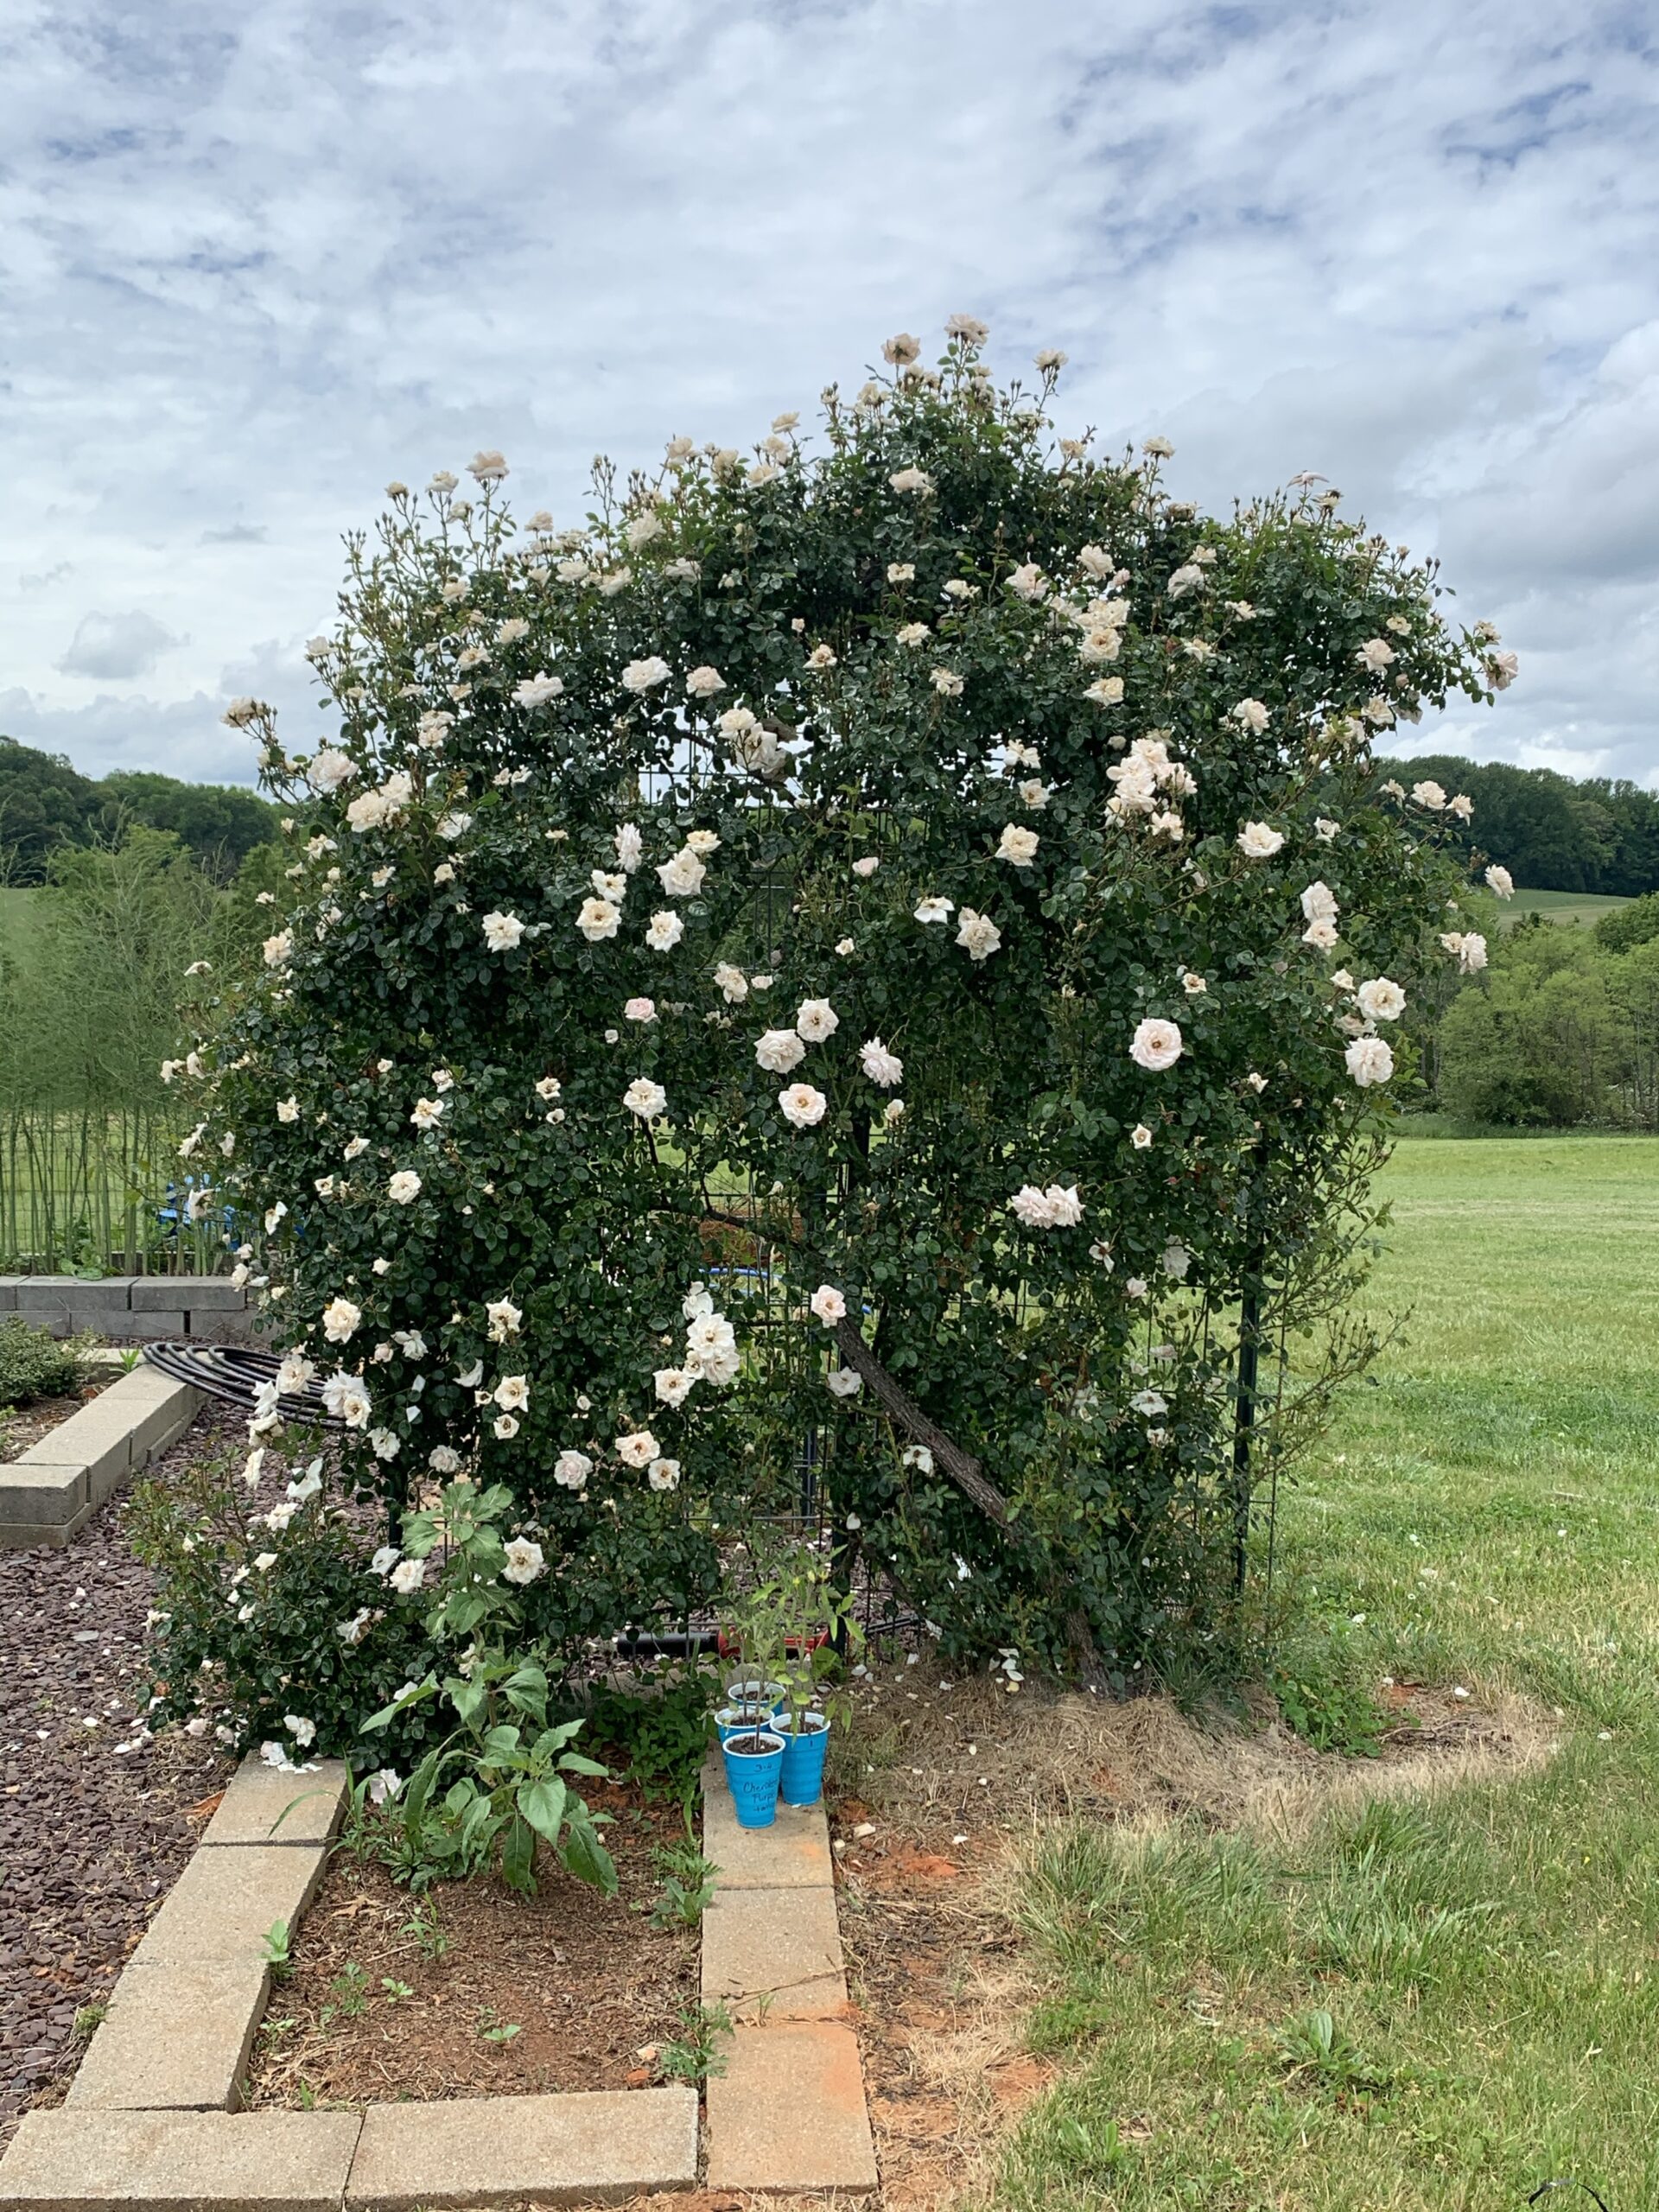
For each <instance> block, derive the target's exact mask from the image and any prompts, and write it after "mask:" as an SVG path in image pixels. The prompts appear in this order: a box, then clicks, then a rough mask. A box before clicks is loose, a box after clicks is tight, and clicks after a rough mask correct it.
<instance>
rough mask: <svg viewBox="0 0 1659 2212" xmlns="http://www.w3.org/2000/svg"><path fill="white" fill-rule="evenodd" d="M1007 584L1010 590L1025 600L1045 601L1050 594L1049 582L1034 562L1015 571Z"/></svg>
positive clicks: (1025, 564) (1029, 562) (1008, 578)
mask: <svg viewBox="0 0 1659 2212" xmlns="http://www.w3.org/2000/svg"><path fill="white" fill-rule="evenodd" d="M1007 588H1008V589H1009V590H1010V591H1011V592H1017V593H1018V594H1019V596H1020V598H1021V599H1024V600H1038V599H1044V598H1046V596H1047V594H1048V580H1047V578H1046V576H1045V575H1044V574H1043V572H1042V570H1041V569H1039V567H1038V565H1037V563H1035V562H1034V561H1027V562H1026V563H1024V564H1023V566H1021V567H1020V568H1018V569H1014V572H1013V574H1012V575H1009V576H1008V577H1007Z"/></svg>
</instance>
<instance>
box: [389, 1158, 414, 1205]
mask: <svg viewBox="0 0 1659 2212" xmlns="http://www.w3.org/2000/svg"><path fill="white" fill-rule="evenodd" d="M420 1195H421V1179H420V1177H419V1176H418V1175H417V1174H416V1173H415V1171H414V1169H413V1168H412V1167H400V1168H399V1169H398V1171H397V1173H396V1174H395V1175H393V1176H392V1177H391V1178H390V1179H389V1180H388V1181H387V1184H386V1196H387V1197H388V1198H390V1199H391V1202H392V1204H393V1205H398V1206H407V1205H413V1204H414V1202H415V1200H416V1198H419V1197H420Z"/></svg>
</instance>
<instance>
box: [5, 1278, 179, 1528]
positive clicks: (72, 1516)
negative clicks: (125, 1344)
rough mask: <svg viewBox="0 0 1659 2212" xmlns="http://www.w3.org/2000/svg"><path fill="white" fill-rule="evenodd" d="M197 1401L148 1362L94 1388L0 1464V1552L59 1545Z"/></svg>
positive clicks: (155, 1453) (138, 1468)
mask: <svg viewBox="0 0 1659 2212" xmlns="http://www.w3.org/2000/svg"><path fill="white" fill-rule="evenodd" d="M91 1287H92V1288H93V1289H97V1288H98V1287H99V1286H98V1285H97V1284H93V1285H92V1286H91ZM31 1318H32V1317H31ZM202 1402H203V1400H202V1394H201V1392H200V1390H197V1389H193V1388H192V1387H191V1385H190V1384H189V1383H176V1382H175V1381H174V1380H173V1378H172V1377H171V1376H167V1375H163V1374H162V1373H161V1372H160V1370H158V1369H156V1368H154V1367H135V1368H134V1369H132V1370H131V1371H130V1373H129V1374H126V1375H124V1376H121V1377H120V1379H119V1380H118V1382H115V1383H111V1384H110V1386H109V1388H108V1389H104V1390H100V1391H99V1394H98V1395H97V1397H95V1398H92V1399H91V1400H89V1401H88V1402H87V1403H86V1405H84V1406H82V1407H81V1408H80V1409H79V1412H78V1413H73V1414H70V1416H69V1418H68V1420H67V1421H60V1422H59V1424H58V1426H57V1427H55V1428H54V1429H50V1430H48V1433H46V1435H44V1436H43V1437H41V1440H40V1441H39V1443H38V1444H31V1445H30V1446H29V1448H28V1450H27V1451H26V1452H20V1453H19V1455H18V1457H17V1458H16V1459H14V1460H12V1461H10V1463H9V1464H7V1465H0V1551H22V1550H25V1549H28V1548H32V1547H33V1546H35V1545H36V1544H52V1545H58V1546H61V1545H64V1544H67V1542H68V1541H69V1540H70V1538H71V1537H72V1536H73V1535H74V1534H75V1533H76V1531H77V1530H78V1529H79V1528H80V1527H81V1526H82V1525H83V1523H84V1522H86V1521H88V1520H90V1519H91V1517H92V1515H93V1514H94V1513H96V1512H97V1510H98V1509H99V1506H100V1505H102V1504H104V1503H105V1502H106V1500H107V1499H109V1498H110V1497H112V1496H113V1495H114V1493H115V1492H116V1491H118V1490H119V1489H120V1488H122V1486H123V1485H124V1484H126V1483H127V1482H129V1481H130V1479H131V1478H132V1477H133V1476H134V1475H135V1474H140V1473H142V1472H143V1470H144V1469H145V1468H146V1467H148V1466H149V1465H150V1464H151V1462H152V1461H153V1460H156V1459H159V1458H160V1457H161V1455H162V1452H165V1451H166V1450H167V1449H168V1446H169V1445H172V1444H175V1443H176V1442H177V1441H178V1440H179V1438H180V1437H181V1436H182V1435H183V1433H184V1432H185V1430H186V1429H187V1428H188V1427H189V1426H190V1424H191V1422H192V1421H194V1419H195V1417H196V1414H197V1411H198V1410H199V1408H200V1406H201V1404H202Z"/></svg>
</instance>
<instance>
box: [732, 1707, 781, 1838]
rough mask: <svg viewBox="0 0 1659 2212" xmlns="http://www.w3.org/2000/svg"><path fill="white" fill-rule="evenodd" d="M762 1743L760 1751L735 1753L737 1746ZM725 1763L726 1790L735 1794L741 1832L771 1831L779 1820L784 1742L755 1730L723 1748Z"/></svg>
mask: <svg viewBox="0 0 1659 2212" xmlns="http://www.w3.org/2000/svg"><path fill="white" fill-rule="evenodd" d="M757 1742H758V1743H759V1744H760V1746H761V1749H760V1750H759V1751H736V1750H734V1748H733V1746H734V1745H739V1744H751V1743H757ZM720 1749H721V1757H722V1758H723V1759H724V1760H725V1762H726V1787H727V1788H728V1789H729V1790H730V1791H731V1793H732V1803H733V1805H734V1807H735V1808H736V1811H737V1825H738V1826H739V1827H741V1828H769V1827H771V1826H772V1823H773V1822H774V1821H776V1819H777V1818H778V1785H779V1783H780V1782H781V1781H782V1779H783V1773H784V1739H783V1738H782V1737H781V1736H779V1735H776V1734H774V1733H773V1732H772V1730H771V1729H769V1728H761V1729H757V1728H755V1727H753V1726H749V1727H747V1728H746V1729H745V1730H744V1731H743V1732H741V1734H739V1735H733V1736H728V1738H726V1739H725V1741H724V1742H723V1743H722V1744H721V1747H720Z"/></svg>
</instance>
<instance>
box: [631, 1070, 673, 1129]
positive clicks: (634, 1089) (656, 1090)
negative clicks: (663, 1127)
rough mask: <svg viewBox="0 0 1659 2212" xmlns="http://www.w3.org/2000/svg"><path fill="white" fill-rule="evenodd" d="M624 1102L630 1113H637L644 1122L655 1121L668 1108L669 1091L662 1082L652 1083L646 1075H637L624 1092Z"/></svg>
mask: <svg viewBox="0 0 1659 2212" xmlns="http://www.w3.org/2000/svg"><path fill="white" fill-rule="evenodd" d="M622 1103H623V1104H624V1105H625V1106H626V1108H627V1109H628V1111H629V1113H630V1114H637V1115H638V1116H639V1119H640V1120H641V1121H642V1122H654V1121H655V1120H656V1119H657V1117H658V1115H660V1114H663V1113H665V1112H666V1111H667V1109H668V1093H667V1092H666V1091H665V1090H664V1089H663V1086H662V1085H661V1084H660V1083H652V1082H651V1081H649V1080H648V1079H647V1077H645V1076H636V1077H635V1078H634V1080H633V1081H632V1083H631V1084H629V1085H628V1087H627V1089H626V1090H625V1091H624V1092H623V1094H622Z"/></svg>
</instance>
